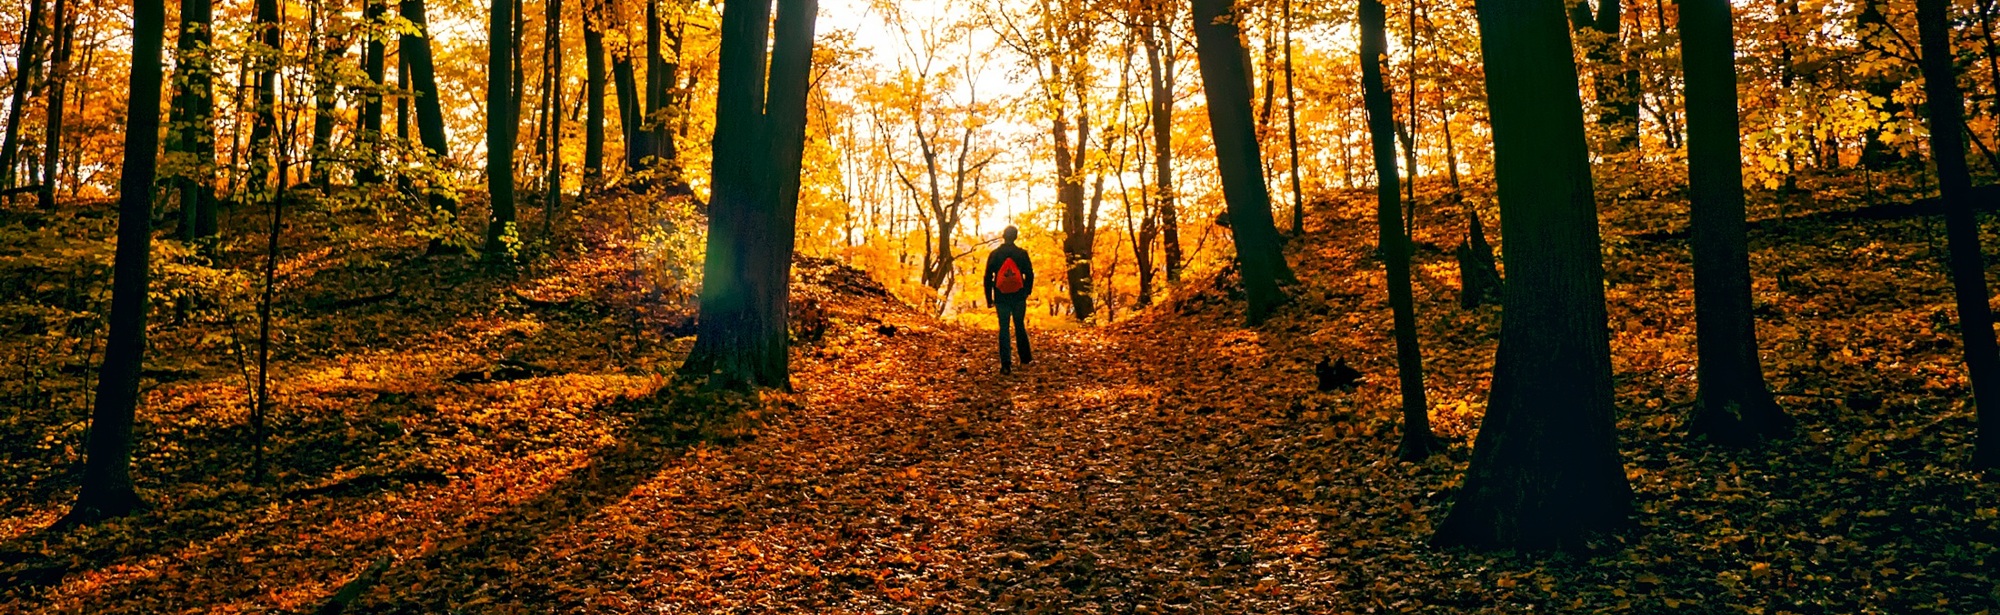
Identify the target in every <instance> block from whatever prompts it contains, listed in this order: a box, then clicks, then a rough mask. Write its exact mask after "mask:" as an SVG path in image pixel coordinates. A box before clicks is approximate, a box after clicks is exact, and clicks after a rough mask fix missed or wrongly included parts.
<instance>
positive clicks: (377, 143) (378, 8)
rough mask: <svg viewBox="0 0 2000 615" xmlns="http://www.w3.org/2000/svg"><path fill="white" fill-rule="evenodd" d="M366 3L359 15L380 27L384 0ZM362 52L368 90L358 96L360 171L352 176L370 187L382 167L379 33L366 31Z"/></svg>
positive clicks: (384, 48)
mask: <svg viewBox="0 0 2000 615" xmlns="http://www.w3.org/2000/svg"><path fill="white" fill-rule="evenodd" d="M366 2H367V4H366V7H365V8H364V9H363V10H362V16H363V17H365V18H366V19H367V20H368V26H369V27H370V28H378V27H380V26H381V25H382V20H383V18H385V17H387V16H388V14H389V4H388V0H366ZM366 53H367V55H365V56H363V57H362V69H363V71H364V72H366V73H367V74H368V85H369V86H370V87H369V90H368V92H366V93H364V94H363V95H362V97H361V135H360V136H361V139H360V141H361V142H360V144H359V145H360V146H361V147H359V148H357V149H359V151H357V152H355V153H356V154H358V156H357V158H359V159H360V160H361V168H360V169H358V170H357V172H356V173H355V175H356V180H357V181H358V182H359V183H362V184H373V183H377V182H380V181H382V174H381V173H380V172H379V170H378V169H379V167H381V166H382V164H381V149H382V85H383V79H382V74H383V64H384V59H385V58H386V57H387V54H388V45H387V44H386V43H385V42H384V41H383V39H382V36H381V35H380V33H379V32H377V31H375V30H372V29H371V30H370V31H369V35H368V49H367V52H366Z"/></svg>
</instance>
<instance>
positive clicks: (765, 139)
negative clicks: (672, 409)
mask: <svg viewBox="0 0 2000 615" xmlns="http://www.w3.org/2000/svg"><path fill="white" fill-rule="evenodd" d="M818 10H819V9H818V3H817V2H816V1H815V0H779V2H778V11H777V13H778V15H777V22H776V24H775V27H773V26H769V25H766V24H771V23H772V21H771V4H770V2H769V1H768V0H744V1H738V2H730V3H726V4H724V6H723V11H722V26H721V36H722V44H721V50H720V58H719V65H718V68H717V77H718V82H717V84H716V85H717V88H718V93H717V96H716V118H715V139H714V151H715V160H716V162H715V164H714V167H713V178H712V182H711V184H712V185H713V186H714V192H713V197H712V198H711V200H710V205H709V214H710V216H709V233H708V250H707V251H708V259H707V260H706V261H705V262H704V263H703V265H702V267H703V269H702V270H703V283H702V290H701V319H700V325H699V326H698V329H697V331H696V334H695V344H694V348H693V349H692V350H691V351H689V353H688V358H687V361H686V362H685V363H683V364H682V365H681V369H680V373H681V374H682V375H684V376H687V377H692V378H702V379H704V380H705V382H706V385H707V386H709V387H713V388H751V387H770V388H780V389H789V388H790V387H791V379H790V376H789V345H790V332H789V330H788V327H787V314H786V310H787V307H788V303H789V293H790V284H791V275H790V272H791V264H792V263H791V259H792V250H793V239H794V237H793V228H794V225H795V221H796V217H797V214H798V195H799V166H800V162H801V160H802V158H803V156H804V153H805V126H806V97H807V94H808V92H809V90H810V86H811V78H812V47H813V28H814V21H815V20H816V17H817V12H818ZM767 32H775V36H767V34H766V33H767ZM767 49H768V50H769V58H770V62H769V64H770V73H769V80H768V82H767V81H766V74H765V70H764V69H765V58H766V50H767ZM767 90H768V97H767V96H766V93H767Z"/></svg>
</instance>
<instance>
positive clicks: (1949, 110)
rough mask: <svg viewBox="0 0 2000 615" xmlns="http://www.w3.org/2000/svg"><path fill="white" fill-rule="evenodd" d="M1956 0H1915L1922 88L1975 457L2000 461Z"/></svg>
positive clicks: (1996, 386) (1994, 363)
mask: <svg viewBox="0 0 2000 615" xmlns="http://www.w3.org/2000/svg"><path fill="white" fill-rule="evenodd" d="M1950 10H1951V3H1950V1H1949V0H1917V37H1918V40H1919V45H1920V46H1921V48H1922V52H1923V56H1922V60H1921V64H1922V65H1923V74H1924V96H1925V98H1926V99H1927V102H1928V105H1929V107H1930V128H1931V156H1932V157H1933V159H1934V160H1935V161H1936V163H1937V174H1938V188H1939V190H1940V191H1941V192H1942V193H1943V197H1944V206H1945V216H1944V223H1945V243H1946V249H1947V250H1948V251H1949V264H1950V266H1951V285H1952V288H1953V290H1954V291H1956V293H1955V294H1956V296H1957V299H1958V321H1959V336H1960V338H1961V340H1962V341H1963V342H1964V347H1965V365H1966V367H1967V369H1968V370H1970V371H1971V372H1972V395H1973V401H1974V404H1975V405H1976V406H1977V407H1978V408H1979V435H1978V437H1977V440H1976V441H1975V444H1974V449H1973V456H1972V460H1973V465H1975V466H1977V467H1980V468H1989V469H1990V468H1995V467H2000V410H1996V409H1995V408H1994V405H1995V404H2000V350H1996V348H1995V346H1996V344H1995V342H1994V335H1993V310H1992V307H1991V305H1990V304H1989V303H1988V301H1989V296H1988V294H1987V289H1986V258H1985V256H1984V255H1983V253H1982V252H1981V249H1980V245H1979V243H1980V242H1979V220H1978V218H1976V217H1975V216H1974V215H1973V200H1974V198H1975V197H1974V196H1973V194H1972V173H1971V171H1970V170H1969V169H1968V168H1967V167H1966V163H1965V96H1964V95H1963V94H1962V93H1961V92H1960V91H1959V89H1958V71H1957V70H1956V69H1955V68H1954V67H1953V66H1952V54H1951V24H1950Z"/></svg>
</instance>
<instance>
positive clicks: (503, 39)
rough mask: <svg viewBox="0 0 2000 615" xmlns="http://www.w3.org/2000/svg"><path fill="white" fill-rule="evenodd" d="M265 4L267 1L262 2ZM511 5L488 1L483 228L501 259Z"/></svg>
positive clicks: (508, 234) (509, 232) (507, 232)
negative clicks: (487, 209) (487, 206)
mask: <svg viewBox="0 0 2000 615" xmlns="http://www.w3.org/2000/svg"><path fill="white" fill-rule="evenodd" d="M265 1H269V0H265ZM514 2H515V0H492V3H491V7H492V13H491V14H490V15H489V18H488V20H487V37H488V38H487V40H488V41H490V44H489V51H488V53H487V55H486V191H487V194H488V198H489V199H490V200H491V202H492V210H493V212H492V219H491V221H490V222H489V223H488V224H487V225H486V254H487V257H488V258H501V257H503V256H505V255H506V254H507V252H508V247H509V246H508V244H509V242H511V241H513V240H514V239H515V237H516V233H515V229H514V132H515V131H516V130H518V129H519V124H520V120H519V119H518V118H517V117H516V113H518V112H519V107H517V106H516V105H517V104H518V103H519V99H517V98H515V96H514V87H515V79H514V63H513V57H514V49H513V47H514Z"/></svg>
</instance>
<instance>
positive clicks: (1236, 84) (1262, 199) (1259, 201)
mask: <svg viewBox="0 0 2000 615" xmlns="http://www.w3.org/2000/svg"><path fill="white" fill-rule="evenodd" d="M1238 18H1240V15H1239V14H1238V9H1237V7H1236V6H1235V3H1234V2H1233V1H1232V0H1194V33H1195V54H1196V59H1197V60H1198V63H1199V64H1200V65H1201V82H1202V87H1203V89H1204V90H1205V91H1206V92H1207V96H1208V123H1209V130H1210V132H1211V133H1212V134H1213V137H1214V140H1215V153H1216V156H1215V157H1216V166H1217V167H1219V168H1220V170H1221V172H1222V173H1221V174H1222V192H1223V199H1224V200H1225V201H1227V203H1228V211H1229V230H1230V234H1231V235H1232V236H1233V237H1234V238H1235V240H1236V260H1237V264H1238V265H1239V270H1240V271H1241V274H1242V280H1243V290H1244V296H1245V298H1246V299H1248V302H1249V304H1248V306H1247V307H1246V309H1245V317H1246V319H1247V320H1248V321H1249V322H1250V323H1251V324H1252V325H1255V324H1259V323H1262V322H1263V321H1264V319H1265V318H1268V317H1270V315H1271V313H1272V312H1273V311H1274V310H1276V309H1277V308H1278V306H1279V305H1282V304H1283V303H1285V301H1286V296H1285V291H1284V289H1283V288H1282V287H1281V285H1282V284H1287V283H1291V282H1293V281H1295V279H1294V278H1293V276H1292V270H1291V267H1290V266H1289V265H1287V264H1286V263H1285V255H1284V253H1283V252H1282V251H1281V246H1280V245H1279V238H1278V229H1277V226H1276V224H1275V223H1274V222H1273V221H1272V219H1271V194H1270V189H1269V188H1268V187H1267V185H1266V183H1265V181H1264V168H1263V164H1262V163H1261V161H1262V160H1263V156H1262V155H1261V154H1259V153H1258V149H1259V148H1258V144H1257V134H1256V120H1255V118H1253V117H1252V116H1251V111H1252V109H1251V101H1250V75H1249V74H1248V72H1249V71H1248V66H1249V64H1248V63H1247V62H1246V61H1245V57H1246V55H1245V53H1244V51H1243V43H1242V38H1241V36H1240V33H1239V31H1238V30H1237V25H1236V24H1237V20H1238Z"/></svg>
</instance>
